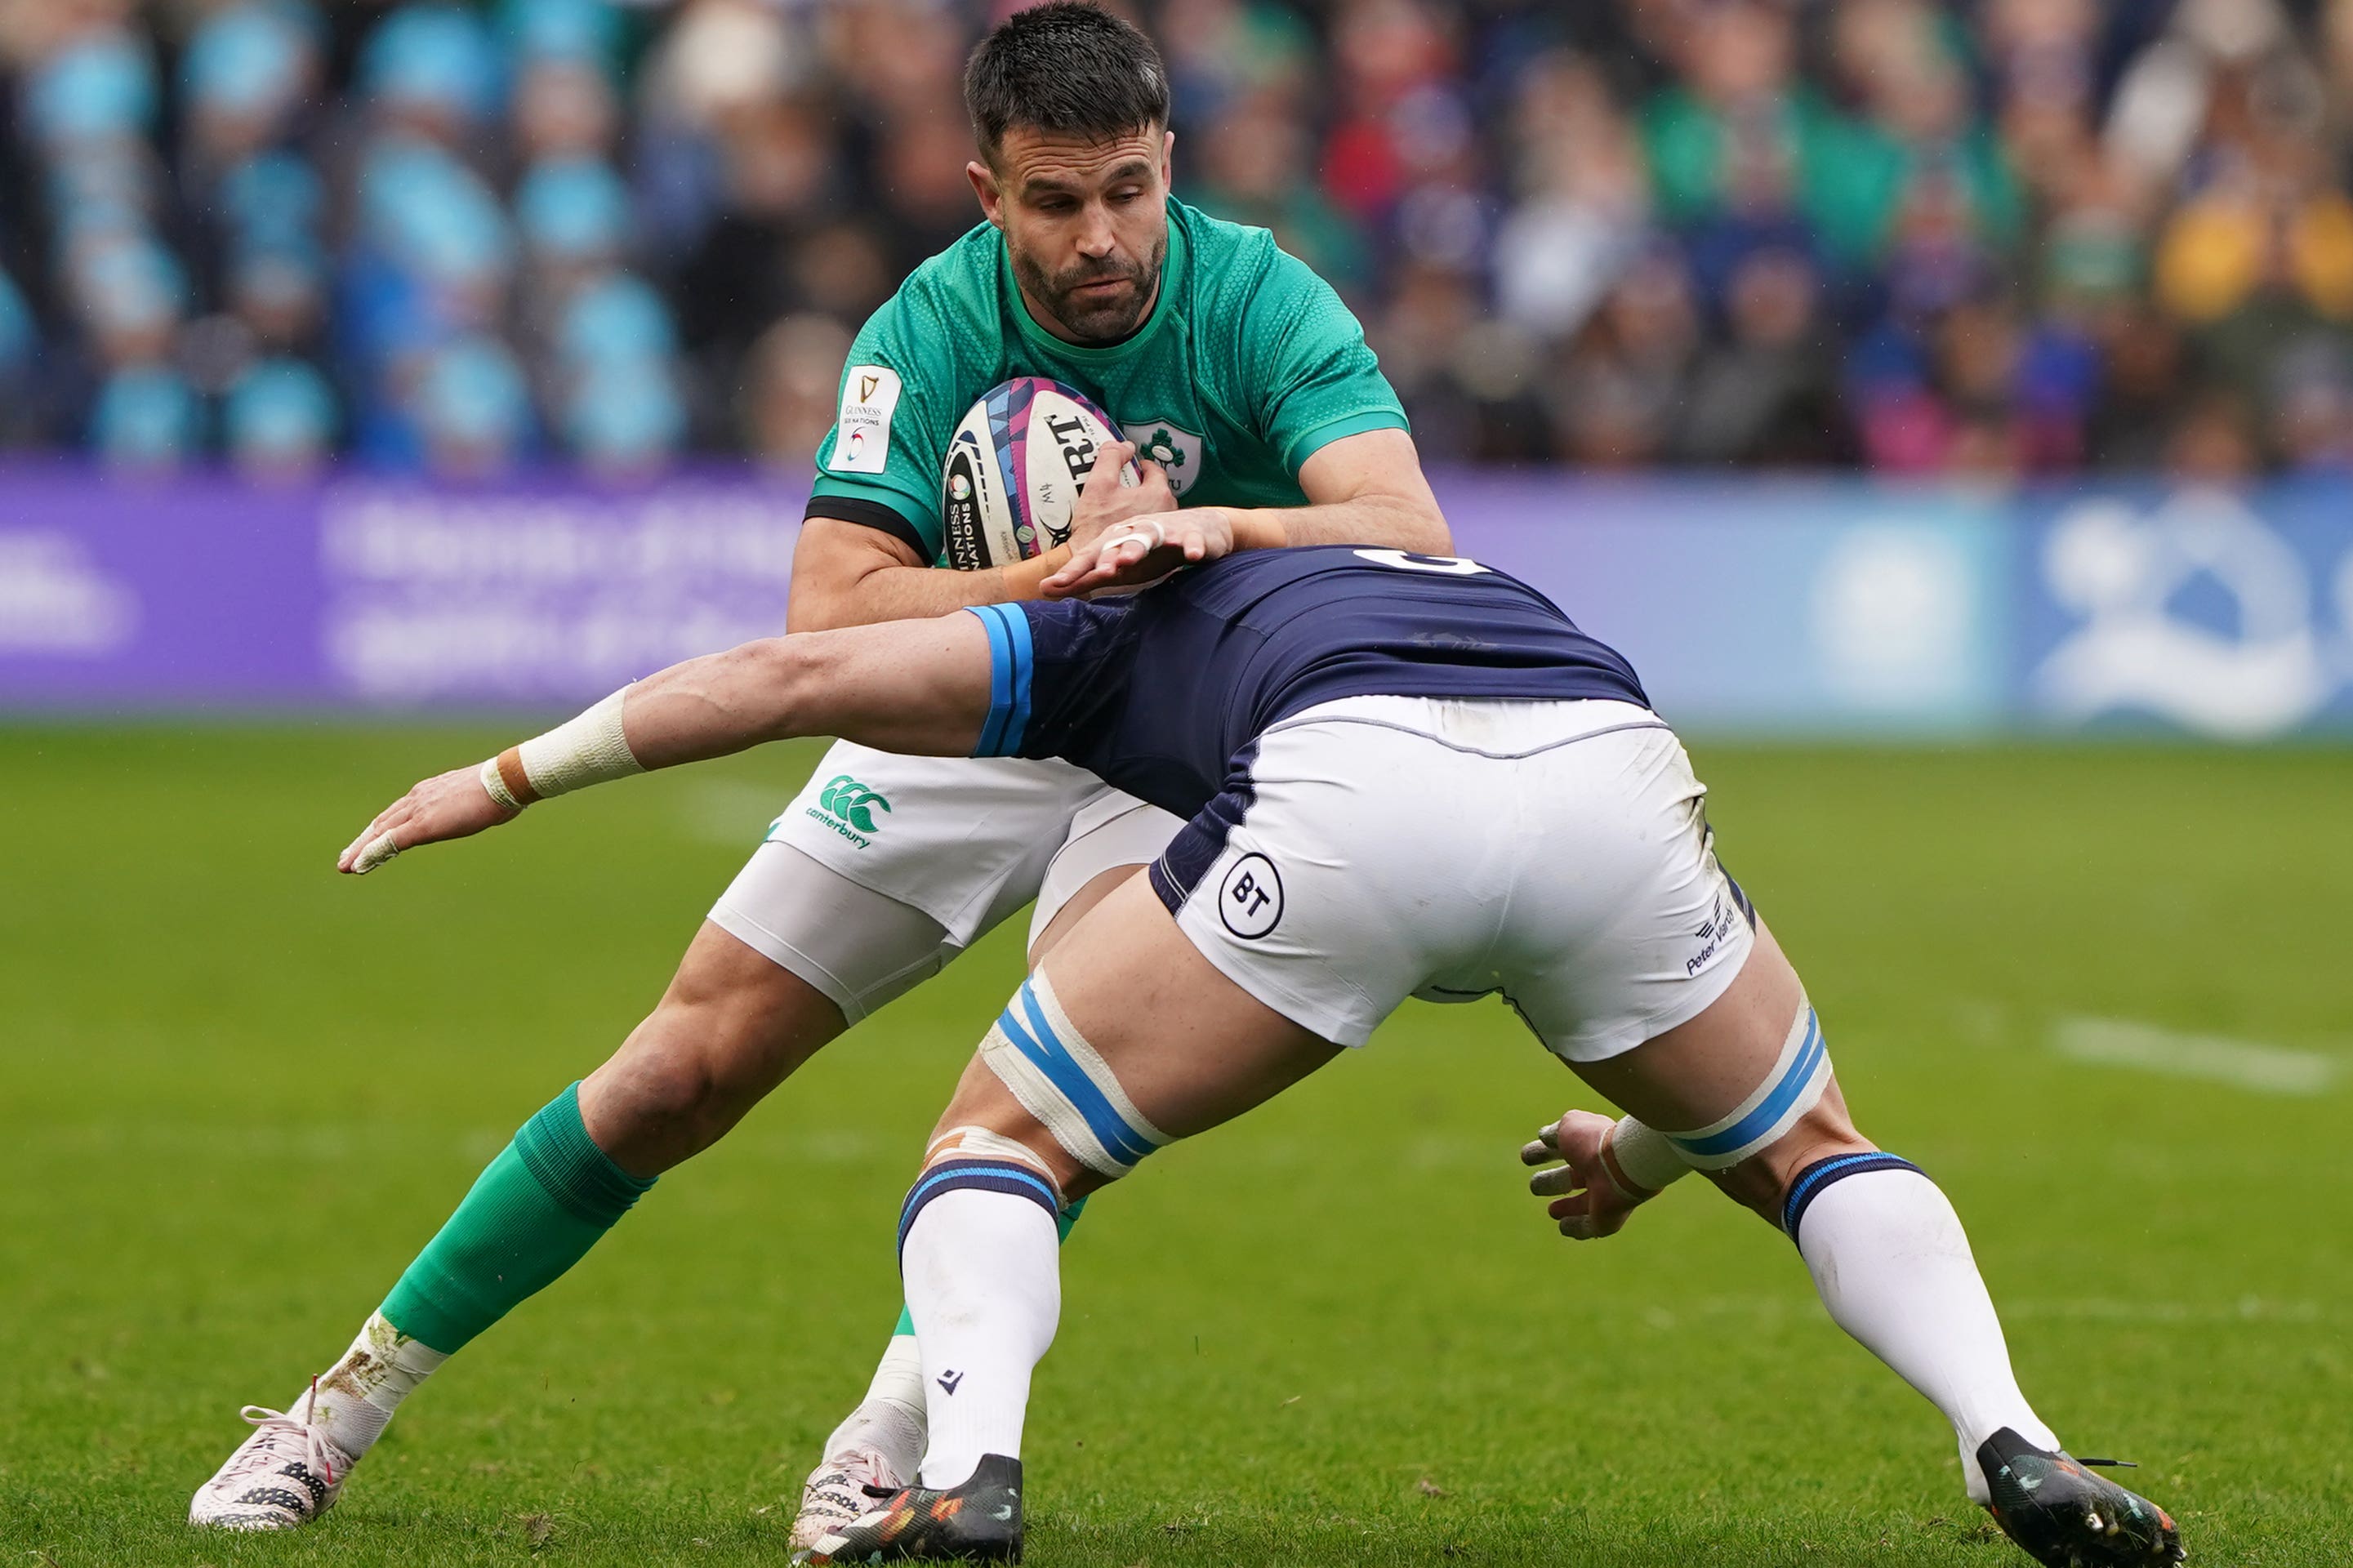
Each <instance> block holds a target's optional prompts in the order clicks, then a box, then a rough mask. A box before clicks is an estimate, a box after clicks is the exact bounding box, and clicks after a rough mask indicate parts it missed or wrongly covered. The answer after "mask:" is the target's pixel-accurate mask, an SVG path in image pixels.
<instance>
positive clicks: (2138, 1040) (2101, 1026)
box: [2051, 1018, 2338, 1096]
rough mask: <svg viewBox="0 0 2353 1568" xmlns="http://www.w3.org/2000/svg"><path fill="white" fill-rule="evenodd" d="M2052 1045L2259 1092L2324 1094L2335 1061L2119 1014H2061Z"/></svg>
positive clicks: (2088, 1058)
mask: <svg viewBox="0 0 2353 1568" xmlns="http://www.w3.org/2000/svg"><path fill="white" fill-rule="evenodd" d="M2051 1048H2052V1050H2054V1051H2057V1052H2058V1053H2059V1054H2060V1055H2061V1056H2063V1057H2065V1058H2069V1059H2070V1060H2073V1061H2079V1062H2091V1063H2093V1064H2094V1065H2096V1066H2099V1067H2114V1068H2138V1069H2140V1070H2141V1071H2143V1072H2155V1073H2164V1074H2166V1075H2168V1077H2172V1078H2196V1079H2207V1080H2208V1081H2210V1082H2212V1083H2227V1084H2230V1085H2231V1086H2232V1087H2233V1088H2235V1089H2252V1090H2253V1091H2254V1092H2255V1093H2257V1094H2292V1095H2303V1096H2310V1095H2316V1094H2325V1093H2327V1090H2328V1088H2329V1086H2330V1085H2331V1084H2332V1083H2334V1082H2335V1081H2336V1079H2337V1065H2338V1064H2337V1058H2334V1057H2329V1056H2325V1055H2323V1054H2322V1053H2320V1052H2318V1051H2299V1050H2294V1049H2291V1048H2290V1047H2286V1046H2266V1045H2259V1044H2257V1043H2256V1042H2254V1041H2253V1040H2233V1039H2229V1038H2226V1037H2222V1036H2220V1035H2182V1034H2176V1033H2175V1032H2173V1031H2172V1030H2170V1029H2159V1028H2155V1027H2152V1026H2149V1025H2147V1024H2135V1023H2129V1022H2127V1021H2126V1020H2125V1019H2122V1018H2062V1019H2060V1020H2059V1021H2058V1022H2057V1023H2056V1024H2054V1025H2052V1029H2051Z"/></svg>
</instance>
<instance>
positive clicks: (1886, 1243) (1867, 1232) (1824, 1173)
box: [1785, 1154, 2059, 1503]
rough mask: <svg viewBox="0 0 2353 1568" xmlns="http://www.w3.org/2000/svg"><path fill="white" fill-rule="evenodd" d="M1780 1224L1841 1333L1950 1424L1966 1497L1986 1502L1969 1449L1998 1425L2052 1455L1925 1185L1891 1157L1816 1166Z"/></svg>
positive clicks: (1949, 1208) (1942, 1210)
mask: <svg viewBox="0 0 2353 1568" xmlns="http://www.w3.org/2000/svg"><path fill="white" fill-rule="evenodd" d="M1818 1173H1820V1174H1818ZM1785 1227H1786V1228H1788V1230H1789V1232H1790V1234H1791V1236H1792V1237H1793V1238H1794V1239H1795V1240H1796V1241H1797V1244H1798V1250H1799V1253H1800V1254H1802V1255H1803V1256H1804V1258H1805V1260H1806V1268H1808V1269H1809V1270H1810V1271H1811V1273H1812V1274H1813V1277H1814V1289H1816V1290H1818V1291H1819V1292H1820V1294H1821V1298H1822V1305H1823V1306H1825V1307H1827V1308H1828V1309H1830V1314H1831V1318H1832V1319H1833V1320H1834V1321H1836V1322H1837V1323H1838V1326H1839V1327H1840V1328H1842V1329H1844V1330H1845V1331H1847V1332H1848V1333H1850V1334H1852V1335H1853V1336H1854V1337H1855V1339H1857V1340H1858V1341H1860V1342H1862V1346H1863V1348H1864V1349H1866V1350H1868V1351H1870V1352H1872V1354H1873V1355H1875V1356H1877V1357H1878V1358H1879V1359H1880V1360H1881V1361H1883V1362H1885V1363H1887V1364H1888V1365H1889V1366H1890V1367H1893V1368H1894V1370H1895V1372H1896V1373H1897V1374H1898V1375H1899V1376H1901V1377H1902V1378H1903V1379H1904V1381H1905V1382H1906V1383H1908V1384H1911V1385H1912V1386H1913V1387H1915V1388H1916V1389H1918V1390H1919V1391H1920V1392H1921V1394H1924V1395H1926V1397H1927V1399H1928V1401H1929V1403H1930V1404H1932V1405H1936V1408H1937V1409H1939V1410H1941V1411H1943V1412H1944V1413H1945V1418H1946V1419H1947V1420H1948V1421H1950V1422H1951V1423H1952V1424H1953V1432H1954V1434H1955V1436H1957V1437H1958V1438H1959V1439H1960V1449H1961V1471H1962V1474H1963V1476H1964V1477H1965V1478H1966V1479H1967V1480H1968V1489H1969V1496H1970V1497H1971V1498H1973V1499H1975V1500H1977V1501H1978V1502H1979V1503H1983V1502H1984V1501H1985V1500H1986V1498H1987V1492H1986V1483H1985V1477H1984V1476H1983V1475H1982V1474H1981V1473H1980V1472H1979V1471H1978V1462H1977V1450H1978V1445H1979V1444H1980V1443H1982V1442H1984V1441H1985V1440H1986V1438H1988V1437H1989V1436H1992V1435H1993V1433H1994V1432H1996V1431H1997V1430H1999V1429H2000V1428H2001V1427H2004V1426H2008V1427H2010V1428H2012V1429H2013V1430H2015V1431H2016V1432H2017V1433H2018V1435H2019V1436H2021V1437H2023V1438H2025V1439H2026V1440H2027V1441H2028V1442H2030V1443H2033V1444H2036V1445H2038V1446H2039V1447H2044V1448H2056V1447H2059V1439H2058V1436H2056V1435H2055V1434H2054V1433H2052V1430H2051V1428H2050V1427H2048V1426H2044V1425H2043V1424H2042V1418H2041V1417H2039V1416H2037V1415H2035V1414H2034V1411H2033V1408H2032V1407H2031V1405H2028V1404H2027V1403H2026V1395H2025V1394H2021V1392H2019V1387H2018V1378H2017V1375H2016V1373H2013V1372H2011V1370H2010V1348H2009V1346H2008V1345H2007V1344H2005V1343H2004V1342H2003V1341H2002V1336H2001V1321H2000V1319H1999V1318H1997V1317H1996V1316H1995V1315H1994V1310H1993V1302H1992V1300H1990V1299H1989V1297H1988V1296H1987V1294H1986V1288H1985V1281H1984V1280H1983V1279H1980V1278H1978V1266H1977V1260H1976V1259H1975V1258H1972V1257H1971V1256H1970V1255H1969V1240H1968V1236H1967V1235H1965V1234H1964V1233H1963V1232H1962V1230H1961V1222H1960V1217H1959V1216H1958V1215H1956V1214H1954V1213H1953V1205H1951V1204H1950V1203H1949V1202H1947V1200H1946V1197H1945V1194H1943V1193H1942V1192H1941V1191H1939V1190H1938V1189H1937V1187H1936V1184H1935V1183H1934V1182H1932V1181H1930V1180H1929V1179H1928V1178H1927V1177H1926V1176H1925V1175H1923V1174H1922V1173H1920V1172H1919V1171H1918V1170H1917V1169H1915V1168H1914V1167H1913V1166H1911V1165H1909V1164H1906V1163H1904V1162H1903V1161H1901V1160H1898V1159H1896V1158H1895V1157H1894V1156H1893V1155H1889V1154H1865V1155H1850V1156H1846V1157H1845V1158H1844V1159H1843V1160H1830V1161H1824V1162H1822V1163H1820V1164H1818V1165H1814V1166H1811V1167H1809V1168H1808V1169H1807V1170H1805V1171H1803V1172H1801V1173H1799V1176H1798V1179H1797V1181H1796V1182H1794V1183H1792V1184H1791V1187H1790V1199H1789V1205H1788V1209H1787V1210H1785Z"/></svg>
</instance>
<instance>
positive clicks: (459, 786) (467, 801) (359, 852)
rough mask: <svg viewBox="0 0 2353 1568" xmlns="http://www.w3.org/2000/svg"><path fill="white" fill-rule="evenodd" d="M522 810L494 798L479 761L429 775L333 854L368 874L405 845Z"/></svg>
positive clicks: (470, 830) (456, 833)
mask: <svg viewBox="0 0 2353 1568" xmlns="http://www.w3.org/2000/svg"><path fill="white" fill-rule="evenodd" d="M521 815H522V813H520V812H518V811H515V810H513V809H512V808H511V807H508V806H503V805H500V804H499V803H498V802H497V801H495V800H492V799H491V792H490V791H489V790H488V789H486V788H484V787H483V784H482V770H481V765H480V763H476V764H475V765H474V766H472V767H469V768H453V769H452V770H450V771H449V772H448V773H439V774H437V775H436V776H434V777H432V778H429V779H427V780H425V781H424V782H423V783H422V784H417V786H416V787H415V788H413V789H411V790H410V791H409V792H408V793H407V794H406V795H402V796H401V797H400V798H399V799H398V800H396V801H394V802H393V803H392V804H391V805H387V806H385V808H384V809H383V810H382V811H380V812H378V813H377V814H376V818H375V821H374V822H371V823H369V824H368V825H367V826H366V828H365V829H364V830H363V831H362V832H361V834H360V836H359V837H357V838H354V839H353V840H352V841H351V843H350V845H349V846H347V847H345V848H344V850H343V853H342V854H341V855H338V856H337V857H335V869H336V870H338V871H343V872H347V873H348V874H350V875H352V876H354V877H364V876H366V875H367V874H368V873H369V872H370V871H373V870H375V868H377V867H378V866H381V865H383V864H384V863H385V861H387V860H389V859H391V858H393V857H394V856H396V855H397V854H399V853H400V852H401V851H402V850H404V849H414V848H416V847H417V846H418V845H420V844H438V843H440V842H441V841H442V840H443V839H445V838H465V837H470V836H472V835H474V834H477V833H480V832H481V831H482V829H484V828H486V827H496V826H498V825H499V824H500V823H501V822H507V821H511V820H512V819H513V818H514V817H516V816H521Z"/></svg>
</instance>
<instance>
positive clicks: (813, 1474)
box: [786, 1443, 912, 1552]
mask: <svg viewBox="0 0 2353 1568" xmlns="http://www.w3.org/2000/svg"><path fill="white" fill-rule="evenodd" d="M909 1479H912V1478H908V1477H902V1476H901V1475H900V1474H899V1472H898V1471H897V1469H896V1468H893V1467H892V1463H891V1460H890V1458H889V1456H887V1455H885V1454H884V1453H883V1452H882V1450H881V1449H880V1448H876V1447H870V1446H869V1445H867V1444H864V1443H852V1444H849V1445H847V1446H845V1447H840V1448H838V1449H836V1450H835V1451H834V1452H832V1453H830V1454H828V1455H827V1456H826V1457H825V1458H823V1459H820V1460H819V1461H818V1467H817V1468H816V1469H814V1470H811V1471H810V1472H809V1479H808V1483H807V1485H806V1486H804V1487H802V1488H801V1511H800V1512H799V1513H798V1514H797V1515H796V1516H795V1517H794V1519H793V1532H792V1536H791V1538H790V1539H789V1540H788V1541H787V1542H786V1545H787V1546H788V1547H789V1548H790V1549H791V1550H792V1551H794V1552H810V1551H814V1550H815V1549H816V1547H817V1543H818V1542H820V1541H823V1540H826V1539H827V1538H828V1537H829V1536H832V1535H836V1534H838V1533H839V1532H840V1531H842V1530H843V1529H845V1528H847V1527H848V1526H849V1523H850V1521H853V1520H855V1519H857V1518H858V1517H859V1516H860V1515H861V1514H864V1513H868V1512H871V1510H873V1509H875V1508H876V1507H877V1506H879V1505H880V1503H881V1500H884V1499H886V1498H890V1497H893V1496H895V1495H897V1493H898V1492H899V1491H901V1490H902V1489H903V1488H905V1486H906V1485H907V1482H908V1480H909Z"/></svg>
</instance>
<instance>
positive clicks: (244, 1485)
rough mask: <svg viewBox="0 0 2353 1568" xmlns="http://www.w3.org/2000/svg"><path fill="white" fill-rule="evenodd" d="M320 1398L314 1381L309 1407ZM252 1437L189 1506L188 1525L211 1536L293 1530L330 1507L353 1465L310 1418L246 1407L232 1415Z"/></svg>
mask: <svg viewBox="0 0 2353 1568" xmlns="http://www.w3.org/2000/svg"><path fill="white" fill-rule="evenodd" d="M318 1397H319V1385H318V1383H317V1382H316V1380H313V1381H312V1383H311V1405H313V1406H315V1405H316V1404H317V1402H318ZM238 1414H239V1415H243V1416H244V1417H245V1418H246V1419H247V1420H248V1421H250V1422H251V1423H253V1426H254V1433H253V1436H250V1437H248V1438H247V1439H246V1440H245V1441H244V1442H242V1443H240V1444H238V1445H237V1452H235V1453H234V1454H231V1455H230V1456H229V1457H228V1462H227V1464H225V1465H223V1466H221V1468H220V1469H219V1471H218V1473H216V1475H215V1476H214V1477H213V1479H211V1480H208V1481H206V1483H205V1484H204V1485H203V1486H201V1487H198V1488H197V1489H196V1495H195V1497H194V1498H192V1499H190V1500H189V1502H188V1522H189V1523H190V1524H200V1525H206V1526H208V1527H210V1528H212V1529H215V1530H295V1529H299V1528H300V1527H301V1526H303V1525H306V1524H309V1523H311V1521H314V1520H316V1519H317V1518H318V1517H319V1516H320V1515H321V1514H322V1513H324V1512H326V1511H327V1510H329V1509H331V1508H332V1507H334V1506H335V1498H336V1496H337V1495H338V1494H339V1493H341V1492H342V1491H343V1480H344V1478H345V1477H347V1476H349V1475H350V1474H351V1469H352V1466H353V1465H354V1464H356V1463H357V1462H358V1461H357V1460H355V1459H353V1458H352V1456H350V1455H349V1454H346V1453H345V1452H343V1449H341V1448H340V1447H336V1446H335V1442H334V1439H332V1438H331V1437H329V1436H327V1435H326V1433H324V1432H322V1431H321V1430H320V1429H319V1428H318V1427H316V1426H312V1425H311V1422H310V1420H309V1418H308V1417H309V1412H308V1410H306V1411H305V1412H304V1414H303V1415H291V1414H290V1413H288V1412H286V1411H282V1410H265V1409H263V1408H262V1407H261V1406H260V1405H247V1406H246V1407H245V1408H244V1409H243V1410H241V1411H239V1412H238Z"/></svg>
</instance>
